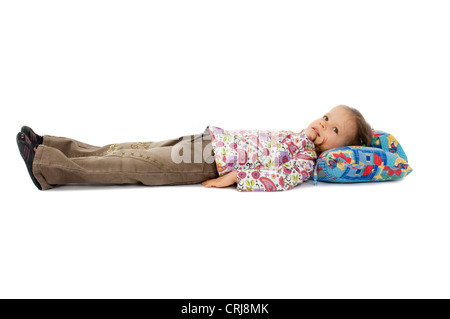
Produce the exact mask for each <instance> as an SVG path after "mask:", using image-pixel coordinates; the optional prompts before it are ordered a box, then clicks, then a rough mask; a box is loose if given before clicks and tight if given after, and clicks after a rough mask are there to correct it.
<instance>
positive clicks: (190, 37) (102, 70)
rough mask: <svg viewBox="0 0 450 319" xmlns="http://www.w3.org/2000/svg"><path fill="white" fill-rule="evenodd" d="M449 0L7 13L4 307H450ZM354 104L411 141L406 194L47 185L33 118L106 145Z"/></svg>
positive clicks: (177, 4)
mask: <svg viewBox="0 0 450 319" xmlns="http://www.w3.org/2000/svg"><path fill="white" fill-rule="evenodd" d="M445 5H446V1H393V0H390V1H376V2H368V1H314V2H313V1H261V0H259V1H244V0H239V1H170V0H165V1H93V0H89V1H80V0H79V1H2V2H1V5H0V46H1V47H0V67H1V69H0V105H1V114H2V115H1V125H0V129H1V135H0V138H1V139H2V141H3V144H2V156H1V157H0V160H1V168H2V175H1V176H2V180H1V181H2V183H1V193H0V194H1V195H0V196H1V204H2V209H1V213H0V297H2V298H17V297H20V298H449V297H450V291H449V285H450V275H449V268H450V257H449V240H450V223H449V222H450V217H449V216H448V213H449V209H448V204H447V203H448V197H446V196H448V195H445V194H448V186H447V183H446V181H447V180H448V173H447V165H448V158H449V151H448V146H447V139H448V133H447V131H448V127H447V123H448V117H447V113H448V109H449V107H450V98H449V88H450V63H449V61H450V59H449V57H450V49H449V42H448V39H449V31H448V30H450V20H449V19H448V13H449V11H448V10H447V8H446V6H445ZM337 104H347V105H349V106H352V107H355V108H358V109H359V110H360V111H361V112H362V113H363V115H364V116H365V117H366V118H367V120H368V121H369V123H370V124H371V125H372V127H374V128H376V129H380V130H384V131H388V132H390V133H392V134H393V135H394V136H395V137H396V138H397V139H398V140H399V141H400V143H401V144H402V146H403V148H404V150H405V151H406V153H407V155H408V157H409V163H410V165H411V166H412V168H413V169H414V171H413V172H412V173H411V174H410V175H409V176H407V177H406V178H405V179H403V180H401V181H396V182H387V183H371V184H355V185H340V184H326V183H319V185H318V186H316V187H314V186H313V183H312V182H307V183H305V184H303V185H301V186H298V187H296V188H295V189H293V190H290V191H286V192H273V193H269V192H267V193H240V192H237V191H236V190H235V187H234V186H233V187H229V188H226V189H206V188H204V187H203V186H202V185H201V184H198V185H186V186H165V187H164V186H162V187H145V186H139V185H133V186H97V187H96V186H64V187H59V188H55V189H52V190H49V191H45V192H42V191H38V190H37V189H36V188H35V186H34V185H33V183H32V182H31V180H30V178H29V176H28V172H27V170H26V168H25V165H24V163H23V161H22V159H21V157H20V154H19V152H18V150H17V145H16V142H15V136H16V133H17V132H18V131H19V130H20V128H21V126H22V125H29V126H31V127H32V128H33V129H34V130H35V131H36V132H37V133H39V134H50V135H57V136H67V137H72V138H75V139H78V140H81V141H84V142H87V143H89V144H94V145H105V144H109V143H120V142H128V141H152V140H161V139H167V138H174V137H179V136H182V135H186V134H197V133H201V132H203V131H204V129H205V127H206V126H207V125H208V124H210V125H215V126H219V127H222V128H225V129H239V128H243V129H255V128H258V129H289V130H294V131H300V130H301V129H302V128H304V127H306V126H307V125H308V124H309V123H310V122H311V121H312V120H313V119H315V118H317V117H320V116H322V114H323V113H325V112H326V111H328V110H329V109H331V108H332V107H333V106H335V105H337Z"/></svg>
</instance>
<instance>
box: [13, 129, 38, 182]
mask: <svg viewBox="0 0 450 319" xmlns="http://www.w3.org/2000/svg"><path fill="white" fill-rule="evenodd" d="M16 141H17V146H19V151H20V155H21V156H22V159H23V160H24V161H25V165H26V166H27V170H28V174H30V177H31V180H32V181H33V183H34V185H36V187H37V188H38V189H40V190H42V187H41V185H40V184H39V182H38V181H37V179H36V177H34V175H33V160H34V155H35V154H36V148H37V146H38V145H36V146H34V145H33V143H31V141H30V139H29V138H28V136H27V135H26V134H25V133H24V132H19V133H17V137H16Z"/></svg>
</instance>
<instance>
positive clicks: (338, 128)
mask: <svg viewBox="0 0 450 319" xmlns="http://www.w3.org/2000/svg"><path fill="white" fill-rule="evenodd" d="M305 133H306V135H307V136H308V138H309V139H310V140H311V141H312V142H314V145H315V146H316V150H317V152H318V153H319V154H320V153H322V152H325V151H327V150H329V149H332V148H336V147H341V146H350V145H363V144H365V145H367V146H370V144H371V142H372V128H371V127H370V125H369V124H368V123H367V122H366V120H365V119H364V117H363V116H362V115H361V113H360V112H359V111H358V110H357V109H354V108H351V107H348V106H346V105H338V106H336V107H334V108H333V109H331V111H329V112H328V113H326V114H325V115H324V116H323V117H322V118H319V119H317V120H315V121H313V122H311V124H309V126H308V127H307V128H306V130H305Z"/></svg>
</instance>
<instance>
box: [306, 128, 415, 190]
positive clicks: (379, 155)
mask: <svg viewBox="0 0 450 319" xmlns="http://www.w3.org/2000/svg"><path fill="white" fill-rule="evenodd" d="M411 172H412V168H411V166H410V165H409V164H408V158H407V157H406V153H405V152H404V151H403V148H402V147H401V145H400V143H399V142H398V141H397V140H396V139H395V138H394V137H393V136H392V135H391V134H388V133H386V132H383V131H375V130H373V139H372V145H371V147H365V146H345V147H338V148H334V149H331V150H328V151H326V152H323V153H322V154H321V155H320V156H319V158H318V159H317V161H316V164H315V169H314V174H313V176H311V179H314V184H317V181H321V182H334V183H355V182H382V181H389V180H393V179H399V178H402V177H405V176H406V175H408V174H409V173H411Z"/></svg>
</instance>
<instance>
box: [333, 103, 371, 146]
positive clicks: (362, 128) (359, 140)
mask: <svg viewBox="0 0 450 319" xmlns="http://www.w3.org/2000/svg"><path fill="white" fill-rule="evenodd" d="M338 106H342V107H345V108H346V109H347V110H348V111H350V113H351V114H352V115H353V119H354V120H355V124H356V134H355V136H353V138H351V140H350V141H349V145H360V146H361V145H365V146H370V145H371V144H372V137H373V134H372V127H371V126H370V125H369V123H367V121H366V119H365V118H364V116H363V115H362V114H361V112H360V111H358V110H357V109H355V108H353V107H350V106H347V105H343V104H341V105H338Z"/></svg>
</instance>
